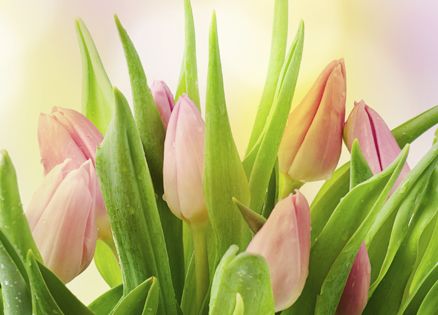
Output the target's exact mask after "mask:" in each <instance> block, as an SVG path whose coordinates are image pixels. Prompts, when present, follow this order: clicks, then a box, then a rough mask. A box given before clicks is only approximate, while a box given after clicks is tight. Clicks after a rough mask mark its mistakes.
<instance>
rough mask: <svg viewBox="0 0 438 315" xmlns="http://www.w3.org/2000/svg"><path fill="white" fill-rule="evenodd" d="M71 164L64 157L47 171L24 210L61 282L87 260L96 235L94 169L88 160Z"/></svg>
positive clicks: (67, 278)
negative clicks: (76, 166) (75, 165)
mask: <svg viewBox="0 0 438 315" xmlns="http://www.w3.org/2000/svg"><path fill="white" fill-rule="evenodd" d="M74 164H75V163H74V162H73V161H72V160H66V161H65V162H64V163H61V164H59V165H57V166H55V167H54V168H53V169H52V170H51V171H50V172H49V173H48V174H47V176H46V177H45V178H44V180H43V182H42V184H41V186H40V187H39V188H38V189H37V190H36V192H35V193H34V195H33V197H32V200H31V202H30V204H29V207H28V209H27V213H26V214H27V217H28V220H29V225H30V228H31V230H32V235H33V237H34V239H35V242H36V244H37V246H38V249H39V250H40V252H41V255H42V257H43V260H44V263H45V264H46V265H47V266H48V267H49V268H50V269H51V270H52V271H53V272H54V273H55V274H56V275H57V276H58V277H59V278H60V279H61V280H63V281H64V282H69V281H70V280H72V279H73V278H74V277H76V276H77V275H78V274H80V273H81V272H82V271H83V270H84V269H85V268H86V267H87V266H88V264H89V263H90V262H91V260H92V259H93V255H94V249H95V246H96V237H97V235H96V223H95V214H94V208H95V199H96V188H97V179H96V174H95V170H94V167H93V164H92V162H91V161H90V160H88V161H86V162H84V163H83V164H82V165H81V166H79V168H75V167H74Z"/></svg>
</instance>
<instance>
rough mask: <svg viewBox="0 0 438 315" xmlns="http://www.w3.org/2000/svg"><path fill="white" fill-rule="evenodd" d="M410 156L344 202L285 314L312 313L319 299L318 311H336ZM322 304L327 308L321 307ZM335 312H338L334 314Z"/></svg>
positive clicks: (320, 240)
mask: <svg viewBox="0 0 438 315" xmlns="http://www.w3.org/2000/svg"><path fill="white" fill-rule="evenodd" d="M407 153H408V148H405V149H404V150H403V151H402V153H401V154H400V156H399V157H398V158H397V160H396V161H395V162H394V163H392V164H391V165H390V167H388V168H387V169H386V170H384V171H383V172H381V173H379V174H377V175H375V176H373V177H371V178H370V179H369V180H367V181H365V182H363V183H361V184H359V185H357V186H356V187H354V188H353V189H352V190H351V191H350V192H349V193H347V195H346V196H345V197H344V198H343V199H342V200H341V202H340V203H339V205H338V206H337V207H336V209H335V210H334V211H333V214H332V216H331V217H330V219H329V220H328V222H327V224H326V225H325V227H324V229H323V230H322V231H321V233H320V235H319V237H318V238H317V239H316V241H315V243H314V244H313V246H312V249H311V253H310V262H309V276H308V278H307V282H306V285H305V288H304V291H303V293H302V294H301V296H300V298H299V299H298V300H297V302H296V304H295V305H293V306H292V308H291V309H290V311H289V312H284V314H302V313H300V312H304V313H306V312H313V310H314V308H315V306H316V305H317V300H316V297H317V296H319V295H322V296H323V298H321V297H320V296H319V297H320V298H321V299H318V304H319V307H318V311H321V310H322V309H323V308H325V307H326V306H327V307H328V308H332V307H333V304H334V306H335V307H336V305H337V302H338V301H339V300H338V301H336V299H337V298H340V295H341V294H342V290H343V287H344V285H345V281H346V279H347V278H346V277H347V276H348V273H349V269H350V268H351V265H352V263H353V261H352V259H354V256H355V255H356V253H357V251H358V250H359V247H360V244H361V242H362V241H363V239H364V238H365V235H366V232H368V229H369V227H370V225H371V223H372V222H373V219H374V218H375V216H376V215H377V212H378V211H379V210H380V209H381V207H382V205H383V203H384V202H385V200H386V198H387V196H388V194H389V192H390V190H391V188H392V186H393V184H394V182H395V180H396V179H397V177H398V175H399V172H400V170H401V168H402V167H403V165H404V163H405V160H406V156H407ZM352 209H353V210H356V211H352ZM339 231H342V233H339ZM343 256H345V259H346V260H345V261H342V260H339V257H343ZM350 258H352V259H351V261H349V260H348V259H350ZM339 264H341V265H343V266H339ZM338 267H343V270H339V272H342V274H339V275H336V276H335V279H333V278H332V276H333V275H334V270H335V269H336V268H338ZM345 274H346V275H345ZM343 276H345V279H344V277H343ZM326 277H328V278H327V279H326ZM328 281H332V282H331V283H329V282H328ZM329 285H335V286H336V288H335V289H336V290H337V291H334V292H330V291H327V287H328V286H329ZM339 290H340V292H339ZM321 303H327V304H326V305H325V304H324V305H321ZM335 310H336V308H335V309H334V310H333V312H334V311H335ZM306 314H307V313H306Z"/></svg>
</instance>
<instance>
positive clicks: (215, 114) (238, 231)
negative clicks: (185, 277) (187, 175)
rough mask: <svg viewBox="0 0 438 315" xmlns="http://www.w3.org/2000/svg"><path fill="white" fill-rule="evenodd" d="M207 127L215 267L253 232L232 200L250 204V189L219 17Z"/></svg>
mask: <svg viewBox="0 0 438 315" xmlns="http://www.w3.org/2000/svg"><path fill="white" fill-rule="evenodd" d="M205 125H206V127H205V171H204V191H205V199H206V203H207V209H208V214H209V218H210V221H211V225H212V229H213V233H214V237H215V246H216V251H217V254H216V255H217V256H216V258H215V259H213V261H210V263H211V265H210V267H213V268H214V266H215V265H216V263H217V260H218V259H220V257H222V255H223V254H224V253H225V251H226V250H227V249H228V248H229V247H230V245H232V244H237V245H239V246H241V247H245V246H246V245H247V242H248V241H249V238H250V231H249V229H248V227H247V226H246V223H245V222H244V221H243V218H242V216H241V215H240V213H239V212H238V210H237V209H236V206H235V205H234V203H233V201H232V198H233V197H236V198H237V199H239V200H240V201H241V202H243V203H244V204H248V203H249V189H248V182H247V178H246V175H245V171H244V169H243V166H242V163H241V162H240V157H239V153H238V151H237V148H236V144H235V143H234V140H233V135H232V133H231V127H230V122H229V119H228V113H227V108H226V103H225V94H224V85H223V78H222V68H221V61H220V55H219V43H218V38H217V26H216V15H213V18H212V24H211V29H210V54H209V64H208V76H207V101H206V123H205ZM213 270H214V269H213Z"/></svg>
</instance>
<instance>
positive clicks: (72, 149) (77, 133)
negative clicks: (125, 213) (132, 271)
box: [38, 107, 111, 240]
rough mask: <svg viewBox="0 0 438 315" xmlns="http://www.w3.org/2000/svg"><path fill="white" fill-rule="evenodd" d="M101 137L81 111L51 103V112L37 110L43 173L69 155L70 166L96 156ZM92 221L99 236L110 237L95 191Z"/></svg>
mask: <svg viewBox="0 0 438 315" xmlns="http://www.w3.org/2000/svg"><path fill="white" fill-rule="evenodd" d="M102 140H103V137H102V135H101V133H100V132H99V130H97V128H96V127H95V126H94V125H93V123H92V122H91V121H89V120H88V119H87V118H86V117H85V116H84V115H82V114H81V113H79V112H77V111H75V110H72V109H66V108H60V107H54V108H53V110H52V113H51V114H41V115H40V119H39V126H38V142H39V146H40V153H41V161H42V163H43V166H44V171H45V173H46V174H47V173H48V172H50V170H52V168H53V167H55V165H58V164H60V163H62V162H63V161H64V160H65V159H71V160H72V161H71V163H72V165H73V166H74V167H76V168H77V167H79V166H80V165H82V164H83V163H84V162H85V161H87V160H91V161H92V164H93V166H94V165H95V160H96V149H97V147H98V145H99V144H100V143H101V142H102ZM96 222H97V226H98V232H99V237H100V238H101V239H103V240H110V239H111V229H110V225H109V220H108V216H107V213H106V209H105V203H104V201H103V197H102V193H101V191H100V189H98V191H97V194H96Z"/></svg>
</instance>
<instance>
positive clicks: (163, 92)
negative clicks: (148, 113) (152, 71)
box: [151, 81, 175, 128]
mask: <svg viewBox="0 0 438 315" xmlns="http://www.w3.org/2000/svg"><path fill="white" fill-rule="evenodd" d="M151 92H152V96H153V97H154V101H155V104H156V105H157V109H158V112H159V113H160V117H161V121H162V122H163V126H164V128H167V125H168V124H169V118H170V114H171V113H172V110H173V107H174V106H175V104H174V101H173V94H172V92H171V91H170V89H169V87H168V86H167V85H166V83H164V82H163V81H154V82H153V83H152V86H151Z"/></svg>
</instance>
